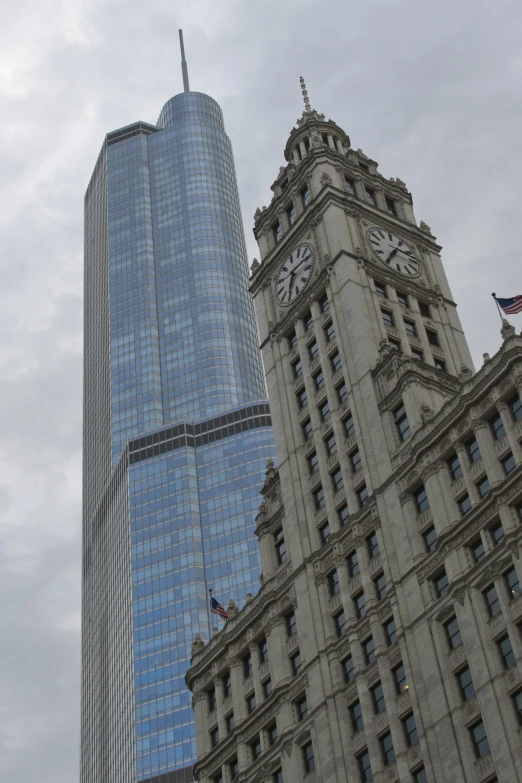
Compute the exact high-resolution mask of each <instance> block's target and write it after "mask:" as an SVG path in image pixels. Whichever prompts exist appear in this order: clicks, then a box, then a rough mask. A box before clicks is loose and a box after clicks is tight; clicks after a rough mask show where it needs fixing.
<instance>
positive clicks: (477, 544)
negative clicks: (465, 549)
mask: <svg viewBox="0 0 522 783" xmlns="http://www.w3.org/2000/svg"><path fill="white" fill-rule="evenodd" d="M469 548H470V550H471V554H472V555H473V559H474V560H475V562H476V563H480V561H481V560H483V559H484V558H485V557H486V550H485V549H484V544H483V543H482V539H481V538H477V540H476V541H474V542H473V543H472V544H470V547H469Z"/></svg>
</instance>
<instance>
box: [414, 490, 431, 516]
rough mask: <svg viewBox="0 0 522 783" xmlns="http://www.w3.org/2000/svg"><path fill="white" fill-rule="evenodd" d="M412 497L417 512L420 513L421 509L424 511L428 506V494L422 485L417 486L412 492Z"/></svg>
mask: <svg viewBox="0 0 522 783" xmlns="http://www.w3.org/2000/svg"><path fill="white" fill-rule="evenodd" d="M413 499H414V501H415V505H416V507H417V513H418V514H422V512H423V511H426V509H427V508H429V507H430V504H429V502H428V495H427V494H426V490H425V489H424V486H422V487H419V488H418V489H417V490H416V491H415V492H414V493H413Z"/></svg>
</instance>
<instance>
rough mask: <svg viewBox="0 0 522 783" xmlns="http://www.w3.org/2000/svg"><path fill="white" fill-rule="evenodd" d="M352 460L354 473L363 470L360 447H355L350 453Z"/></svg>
mask: <svg viewBox="0 0 522 783" xmlns="http://www.w3.org/2000/svg"><path fill="white" fill-rule="evenodd" d="M350 462H351V463H352V471H353V472H354V473H357V472H358V471H359V470H362V457H361V452H360V451H359V449H355V451H352V453H351V454H350Z"/></svg>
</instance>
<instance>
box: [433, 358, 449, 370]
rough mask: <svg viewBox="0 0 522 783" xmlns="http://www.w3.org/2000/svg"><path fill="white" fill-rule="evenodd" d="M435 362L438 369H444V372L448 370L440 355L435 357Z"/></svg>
mask: <svg viewBox="0 0 522 783" xmlns="http://www.w3.org/2000/svg"><path fill="white" fill-rule="evenodd" d="M433 363H434V364H435V367H436V368H437V370H442V372H446V362H443V361H442V359H439V357H438V356H435V357H434V359H433Z"/></svg>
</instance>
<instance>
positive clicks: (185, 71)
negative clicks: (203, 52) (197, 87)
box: [179, 30, 190, 92]
mask: <svg viewBox="0 0 522 783" xmlns="http://www.w3.org/2000/svg"><path fill="white" fill-rule="evenodd" d="M179 45H180V47H181V70H182V72H183V90H184V92H190V87H189V78H188V68H187V61H186V60H185V47H184V46H183V30H180V31H179Z"/></svg>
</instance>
